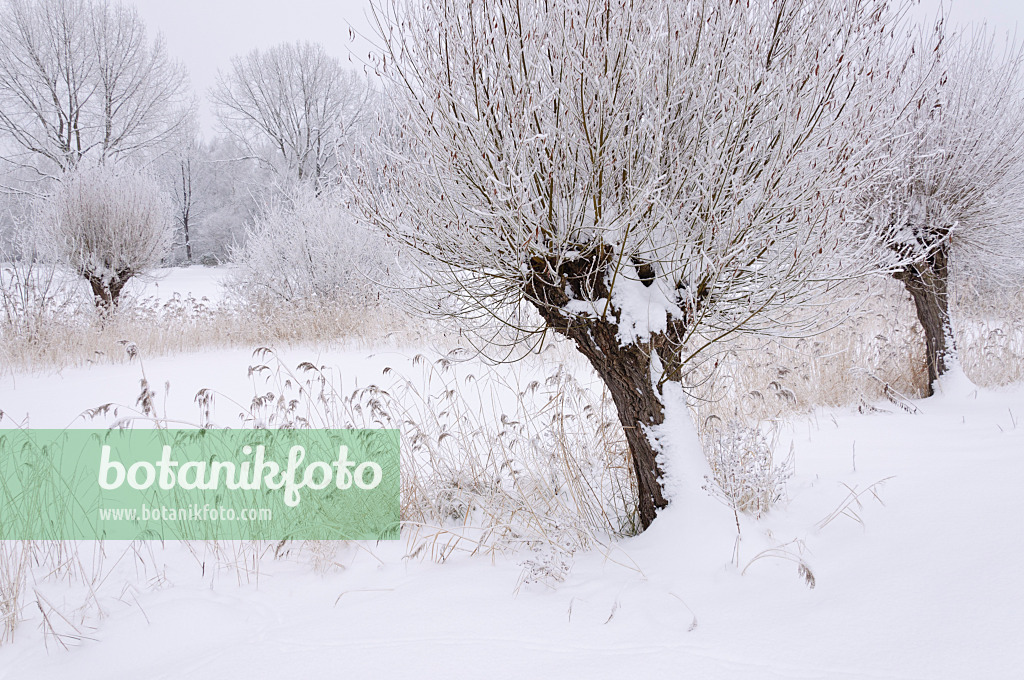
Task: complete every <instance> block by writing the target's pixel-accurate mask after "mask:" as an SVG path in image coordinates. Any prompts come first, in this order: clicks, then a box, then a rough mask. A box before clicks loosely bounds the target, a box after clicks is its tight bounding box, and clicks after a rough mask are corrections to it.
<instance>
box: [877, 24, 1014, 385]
mask: <svg viewBox="0 0 1024 680" xmlns="http://www.w3.org/2000/svg"><path fill="white" fill-rule="evenodd" d="M911 49H912V51H913V53H912V56H911V59H910V61H909V63H908V65H907V66H908V68H907V70H906V71H905V72H902V73H900V74H898V76H899V83H900V87H899V89H898V93H899V94H898V96H897V97H896V98H895V99H893V100H891V101H890V102H888V104H889V105H890V106H892V105H893V102H895V105H896V107H902V110H899V111H894V113H895V115H894V116H893V117H892V118H893V120H894V121H895V123H894V124H893V125H891V126H888V127H887V128H886V129H885V130H884V132H885V133H886V136H885V146H884V147H883V148H884V149H885V150H886V153H885V154H884V161H883V162H882V163H879V164H878V165H879V172H878V174H877V176H876V177H875V180H876V181H875V182H874V183H873V184H872V185H871V186H870V189H869V191H868V194H867V197H866V199H865V200H866V204H867V205H868V206H869V207H868V209H867V216H868V219H869V221H871V222H873V223H874V225H875V226H876V227H881V228H883V229H885V231H886V233H887V234H888V238H887V239H886V240H885V244H886V246H887V247H888V249H889V250H890V251H891V254H892V255H893V256H894V258H895V262H896V263H897V266H895V268H894V276H895V277H896V278H897V279H898V280H899V281H900V282H902V283H903V285H904V287H905V288H906V290H907V292H909V293H910V296H911V298H912V299H913V301H914V306H915V309H916V312H917V318H918V321H920V323H921V327H922V329H923V331H924V338H925V349H926V360H927V366H928V387H927V390H928V395H931V394H932V393H933V392H934V389H935V382H936V380H937V379H938V378H939V377H941V376H942V375H943V374H944V373H946V372H947V371H948V370H949V369H950V368H951V367H952V366H953V365H955V364H956V363H957V359H956V345H955V342H954V336H953V327H952V322H951V318H950V310H949V283H950V281H949V279H950V273H951V267H952V265H953V259H954V257H956V258H958V259H959V260H960V264H961V265H962V266H965V267H967V268H968V269H970V270H971V271H972V272H973V275H974V276H985V275H989V274H990V273H992V272H995V271H999V270H1001V269H1005V267H1004V266H1001V264H1000V260H1001V259H1002V258H1006V257H1011V258H1020V257H1021V255H1022V243H1024V241H1022V239H1024V231H1022V220H1024V87H1022V86H1024V70H1022V66H1024V51H1022V48H1021V47H1020V46H1019V45H1018V46H1013V45H1007V46H1005V48H1002V49H1001V48H999V47H998V41H996V39H995V37H994V36H993V35H990V34H987V33H986V32H984V31H979V32H974V33H965V34H954V35H948V34H947V33H946V27H945V26H944V24H943V23H942V22H939V23H938V24H937V25H936V26H935V30H934V31H933V32H931V33H927V34H925V35H923V36H921V37H920V38H918V39H917V40H916V41H915V42H914V43H913V44H912V46H911ZM894 75H896V74H894Z"/></svg>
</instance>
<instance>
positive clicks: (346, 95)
mask: <svg viewBox="0 0 1024 680" xmlns="http://www.w3.org/2000/svg"><path fill="white" fill-rule="evenodd" d="M371 95H372V90H371V88H370V86H369V84H368V83H367V81H366V80H365V79H364V78H363V77H362V76H360V75H359V74H358V73H356V72H355V71H352V70H348V69H345V68H343V67H342V65H341V62H339V61H338V59H336V58H335V57H332V56H330V55H328V54H327V52H326V51H324V49H323V47H321V46H320V45H318V44H314V43H308V42H302V43H285V44H282V45H279V46H277V47H272V48H270V49H268V50H265V51H261V50H253V51H252V52H250V53H249V54H247V55H245V56H244V57H236V58H235V59H233V60H232V62H231V68H230V69H229V70H228V71H227V72H226V73H224V72H222V73H220V74H219V75H218V78H217V84H216V86H215V87H214V89H213V91H212V93H211V97H212V99H213V101H214V103H215V104H216V106H217V116H218V118H219V120H220V122H221V124H222V125H223V127H224V129H225V130H226V131H227V133H228V134H229V135H231V136H232V137H233V138H234V139H235V140H236V141H237V142H238V143H239V144H240V145H241V146H242V147H243V148H244V149H246V150H247V152H248V153H249V154H250V155H251V156H253V157H256V158H261V159H264V160H266V161H267V162H268V163H270V164H271V165H273V166H274V167H278V168H279V169H280V170H281V173H282V174H283V175H284V176H285V177H287V178H289V179H290V180H293V181H298V182H306V181H308V182H311V183H313V184H314V185H315V186H317V187H322V186H324V185H325V184H326V183H328V182H329V180H330V179H331V177H332V175H334V174H335V173H336V172H337V168H338V162H339V160H338V145H339V143H341V142H342V141H343V140H344V139H345V138H346V136H347V135H349V134H350V133H351V132H352V131H353V130H355V129H356V128H357V127H358V126H359V125H360V123H361V122H362V121H363V119H364V117H366V115H367V113H368V112H367V109H368V106H369V101H370V97H371ZM268 147H269V149H268ZM271 155H273V157H274V158H276V161H277V162H276V163H274V162H273V159H272V158H271ZM279 166H281V167H279Z"/></svg>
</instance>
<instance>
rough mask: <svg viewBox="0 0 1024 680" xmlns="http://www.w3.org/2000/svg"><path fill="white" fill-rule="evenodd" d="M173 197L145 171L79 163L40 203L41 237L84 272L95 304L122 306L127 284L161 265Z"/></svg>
mask: <svg viewBox="0 0 1024 680" xmlns="http://www.w3.org/2000/svg"><path fill="white" fill-rule="evenodd" d="M172 214H173V213H172V208H171V205H170V201H168V200H167V197H166V195H165V194H163V193H162V192H161V191H160V188H159V186H158V185H157V183H156V181H155V180H154V179H152V178H151V177H149V176H148V175H147V174H146V173H141V172H138V171H134V170H131V169H122V170H118V169H115V168H113V167H110V166H99V167H96V168H88V169H85V168H79V169H77V170H75V171H73V172H72V173H71V174H70V175H69V176H68V177H65V178H64V179H63V181H62V182H61V183H60V184H59V185H58V189H57V190H56V191H55V192H54V193H53V194H52V195H51V196H49V197H48V198H47V199H46V200H44V201H43V202H42V203H41V204H40V208H39V210H38V212H37V214H36V217H35V229H36V234H37V236H38V237H39V238H38V240H37V243H39V244H40V245H41V246H42V247H45V248H47V249H48V250H49V251H50V252H49V255H51V256H52V257H53V258H54V259H56V260H57V261H60V262H62V263H63V264H66V265H67V266H68V267H70V268H71V269H72V270H74V271H75V272H77V273H78V274H79V275H80V276H82V277H83V278H84V279H85V280H86V281H87V282H88V283H89V287H90V288H91V290H92V294H93V296H94V298H95V300H96V306H97V307H98V308H99V309H100V310H101V311H103V312H109V311H110V310H112V309H113V308H114V307H116V306H117V303H118V300H119V298H120V295H121V291H122V290H123V289H124V286H125V284H127V283H128V281H129V280H130V279H131V278H132V277H134V276H137V275H139V274H141V273H143V272H145V271H146V270H148V269H151V268H154V267H157V266H159V264H160V262H161V260H162V259H163V258H164V257H165V256H166V255H167V254H168V253H169V252H170V245H171V238H172V236H173V233H174V223H173V218H172Z"/></svg>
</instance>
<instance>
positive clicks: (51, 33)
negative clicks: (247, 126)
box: [0, 0, 193, 178]
mask: <svg viewBox="0 0 1024 680" xmlns="http://www.w3.org/2000/svg"><path fill="white" fill-rule="evenodd" d="M192 108H193V101H192V98H191V95H190V94H189V92H188V79H187V77H186V74H185V70H184V68H183V67H182V66H181V65H180V64H178V63H177V62H175V61H174V60H172V59H171V58H170V57H169V56H168V54H167V50H166V48H165V46H164V42H163V40H162V39H161V38H160V37H159V36H158V37H157V38H156V39H155V40H153V41H150V40H149V39H148V38H147V36H146V27H145V24H143V22H142V20H141V19H140V18H139V15H138V12H137V11H136V10H135V9H134V8H133V7H129V6H127V5H122V4H118V3H111V2H108V1H107V0H3V2H2V3H0V158H3V159H4V160H6V161H8V162H10V163H13V164H15V165H16V166H18V167H20V168H25V169H30V170H31V171H32V172H34V173H36V174H37V176H42V177H44V178H45V177H59V176H60V175H61V174H63V173H65V172H68V171H70V170H73V169H74V168H75V167H76V166H77V165H78V163H79V162H80V161H81V160H82V159H83V158H88V159H90V162H92V163H94V164H96V163H104V162H108V161H112V160H118V159H120V158H124V157H131V156H138V155H139V154H154V153H159V152H160V151H162V150H165V149H166V148H167V147H168V146H169V145H170V144H171V143H173V141H174V139H175V137H176V135H177V133H178V130H179V129H180V128H181V127H183V126H184V125H186V124H187V123H188V121H189V120H190V118H191V116H192Z"/></svg>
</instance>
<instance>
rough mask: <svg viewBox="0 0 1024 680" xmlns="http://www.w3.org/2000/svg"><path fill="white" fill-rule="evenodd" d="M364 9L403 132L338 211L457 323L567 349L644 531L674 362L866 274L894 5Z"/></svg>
mask: <svg viewBox="0 0 1024 680" xmlns="http://www.w3.org/2000/svg"><path fill="white" fill-rule="evenodd" d="M375 12H376V17H377V24H378V29H379V31H380V33H381V36H382V42H383V55H382V57H381V61H380V70H381V73H382V74H383V75H384V77H385V78H387V79H388V81H389V82H390V84H391V85H392V88H393V90H394V94H395V97H396V100H395V106H396V108H398V109H399V110H400V111H401V113H402V115H403V116H404V118H402V120H401V124H400V125H399V127H398V133H397V139H392V140H389V143H390V145H391V151H390V154H391V158H390V162H389V163H388V168H387V170H388V174H387V177H388V182H387V183H386V185H384V187H383V188H380V186H379V185H378V184H377V183H376V182H373V181H371V182H367V183H366V185H365V186H361V187H357V189H360V190H357V191H355V192H354V194H355V199H354V200H356V201H357V204H358V206H359V208H360V209H361V210H362V211H363V214H364V216H365V217H366V218H367V219H368V220H370V221H372V222H374V223H375V224H377V225H378V226H380V227H381V228H383V229H384V230H385V231H386V233H388V234H389V235H390V236H392V237H394V238H396V239H399V240H400V241H402V242H405V243H407V244H409V245H410V246H412V247H413V248H415V249H418V250H419V251H420V252H421V253H422V254H424V255H425V256H426V259H427V260H428V261H429V262H430V263H431V265H430V266H429V268H427V269H426V270H425V273H426V275H427V276H428V277H429V278H430V279H431V281H432V282H433V284H434V285H435V286H436V287H437V288H439V289H440V290H442V291H444V292H445V293H446V294H447V296H448V298H449V299H450V300H451V301H452V302H451V303H450V305H451V306H450V307H449V310H450V312H451V313H452V314H454V315H456V316H458V317H459V318H461V319H464V320H465V319H479V318H492V317H493V318H498V319H499V320H500V321H501V322H503V323H505V324H507V325H509V326H512V327H515V328H517V329H520V330H523V331H526V332H533V331H543V330H553V331H555V332H557V333H560V334H562V335H564V336H565V337H567V338H569V339H570V340H572V341H573V342H574V343H575V345H576V347H577V348H578V349H579V351H580V352H581V353H582V354H584V355H585V356H586V357H587V359H589V361H590V363H591V364H592V365H593V367H594V369H595V370H596V371H597V373H598V375H599V376H600V377H601V378H602V380H603V381H604V383H605V385H606V386H607V387H608V389H609V391H610V393H611V395H612V398H613V400H614V402H615V405H616V408H617V410H618V414H619V418H620V421H621V423H622V425H623V427H624V429H625V433H626V437H627V440H628V442H629V445H630V451H631V455H632V459H633V467H634V470H635V472H636V477H637V480H638V485H639V511H640V519H641V523H642V525H643V527H647V526H648V525H649V524H650V523H651V522H652V521H653V519H654V517H655V513H656V511H657V509H658V508H660V507H663V506H664V505H665V504H666V501H667V499H666V498H665V495H664V493H663V490H662V482H661V477H662V462H663V461H662V458H660V457H659V452H660V451H661V444H659V442H658V439H657V436H658V433H659V432H661V430H659V429H658V426H660V425H662V423H663V422H664V419H665V403H666V399H668V398H670V397H671V396H672V394H673V392H678V390H677V389H676V388H675V387H673V385H679V384H680V383H681V382H682V381H683V380H684V371H685V368H686V366H687V365H688V363H689V362H691V361H693V360H694V359H695V357H698V356H702V355H703V354H704V353H705V352H706V350H707V349H708V348H709V347H713V345H714V343H715V342H716V341H717V340H719V339H721V338H723V337H725V336H727V335H730V334H732V333H736V332H769V333H771V332H776V333H778V332H782V331H783V328H782V317H783V315H788V316H789V318H790V319H791V320H792V319H793V318H794V314H796V313H797V311H798V310H801V309H802V312H804V313H805V314H804V319H805V320H806V319H809V317H810V316H812V315H813V308H811V307H810V306H807V303H810V302H813V301H815V300H816V299H818V297H819V296H820V295H822V294H824V293H826V292H827V291H828V290H829V289H830V288H831V286H832V284H833V283H834V282H835V281H836V280H838V279H841V278H844V277H846V276H850V275H852V274H853V273H854V272H863V271H866V270H868V269H871V268H872V267H873V266H874V265H873V264H872V263H871V261H870V260H868V259H865V256H866V255H867V254H868V251H869V248H867V247H866V246H865V245H864V244H863V242H859V241H858V240H857V239H851V238H847V234H846V233H845V232H844V228H845V227H846V226H847V225H848V224H849V218H848V216H847V214H846V213H845V212H844V208H843V201H842V200H841V199H843V198H844V197H846V196H847V195H848V194H849V193H850V192H852V191H854V190H855V189H856V188H857V187H856V186H855V185H854V182H856V181H858V180H857V173H854V172H852V169H853V168H854V167H856V164H857V162H858V159H859V157H860V155H863V154H866V153H868V152H869V151H868V150H869V149H871V148H873V147H872V145H871V140H872V139H873V138H874V133H875V132H876V131H875V130H874V129H873V127H872V126H874V125H876V124H877V119H876V118H875V117H873V116H872V115H871V114H870V112H869V104H868V103H864V102H867V101H868V100H867V98H866V97H865V96H863V95H862V93H869V94H873V95H878V94H879V93H877V92H874V89H876V88H877V87H882V86H884V84H877V83H878V81H880V78H878V77H876V74H877V73H879V72H880V71H881V70H883V69H880V68H878V67H879V63H878V61H877V60H879V59H882V58H884V56H883V55H884V54H885V53H887V52H888V50H889V49H890V45H891V41H892V38H893V34H892V31H893V30H894V28H893V27H894V25H895V23H896V19H895V17H896V14H894V13H891V12H890V11H889V9H888V4H887V3H886V2H884V1H882V0H879V1H874V0H854V1H852V2H851V1H848V0H823V1H822V0H818V1H815V2H811V1H810V0H793V1H789V2H750V3H746V2H734V1H732V0H713V1H711V2H707V1H703V2H687V1H683V2H669V1H667V0H608V1H606V2H600V3H594V2H588V1H585V0H577V1H572V2H566V3H557V4H550V3H540V2H527V3H523V2H519V1H517V0H495V1H494V2H486V3H480V2H474V1H472V0H425V1H423V2H419V1H416V2H412V1H410V2H400V1H399V2H395V3H393V4H391V5H388V6H384V7H381V6H377V7H376V9H375ZM862 103H863V105H861V104H862ZM376 172H377V169H376V168H371V169H370V175H371V176H375V174H376ZM524 302H525V303H528V305H525V306H524V305H523V304H522V303H524ZM801 305H804V306H803V307H802V308H801ZM529 308H532V309H534V310H535V311H536V312H538V313H539V317H540V320H539V322H538V321H537V320H536V319H537V317H536V316H534V315H532V314H531V313H530V312H529ZM691 481H699V480H691Z"/></svg>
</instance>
